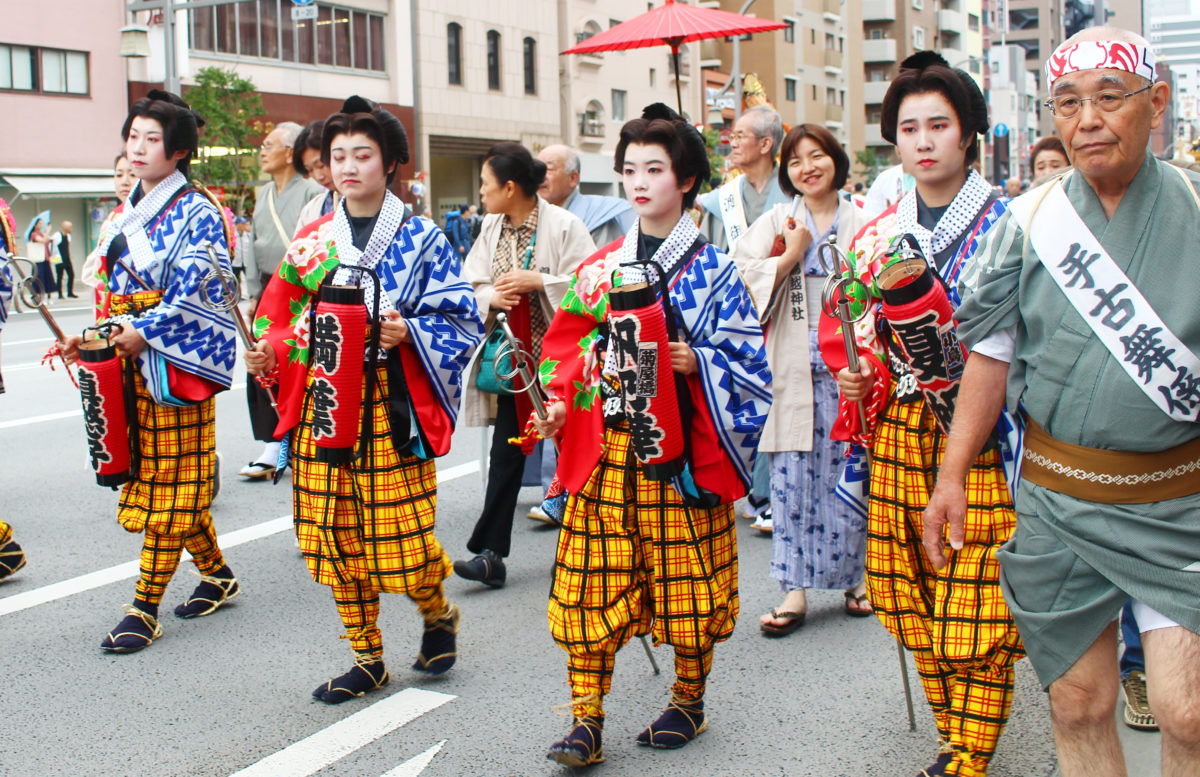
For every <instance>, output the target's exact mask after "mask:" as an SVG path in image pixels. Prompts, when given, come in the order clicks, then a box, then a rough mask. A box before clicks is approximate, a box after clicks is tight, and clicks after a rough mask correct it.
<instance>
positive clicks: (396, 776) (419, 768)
mask: <svg viewBox="0 0 1200 777" xmlns="http://www.w3.org/2000/svg"><path fill="white" fill-rule="evenodd" d="M444 744H446V740H445V739H443V740H442V741H441V742H438V743H437V744H436V745H434V746H433V747H431V748H429V749H428V750H426V751H425V752H423V753H421V754H420V755H415V756H413V757H412V758H410V759H408V760H407V761H405V762H404V763H402V764H400V765H399V766H397V767H396V768H395V769H392V770H391V771H389V772H388V773H387V774H384V775H382V776H381V777H418V775H420V774H421V772H423V771H425V767H426V766H429V762H430V761H432V760H433V757H434V756H435V755H437V754H438V751H439V750H441V749H442V745H444Z"/></svg>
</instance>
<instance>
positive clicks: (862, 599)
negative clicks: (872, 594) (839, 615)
mask: <svg viewBox="0 0 1200 777" xmlns="http://www.w3.org/2000/svg"><path fill="white" fill-rule="evenodd" d="M845 596H846V614H847V615H849V616H850V617H851V618H866V617H868V616H871V615H874V614H875V608H874V607H872V606H871V600H870V599H868V598H867V595H866V594H860V595H858V596H855V595H854V594H852V593H850V592H849V591H847V592H846V594H845ZM863 605H866V606H865V607H864V606H863Z"/></svg>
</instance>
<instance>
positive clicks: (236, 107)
mask: <svg viewBox="0 0 1200 777" xmlns="http://www.w3.org/2000/svg"><path fill="white" fill-rule="evenodd" d="M186 99H187V101H188V103H189V104H190V105H191V106H192V108H193V109H195V111H196V112H197V113H199V114H200V115H201V116H203V117H204V121H205V124H204V129H202V130H201V134H200V152H199V154H198V155H197V158H196V160H195V161H194V162H193V164H192V176H193V177H194V178H195V179H196V180H197V181H199V182H200V183H203V184H205V185H209V186H224V187H225V199H226V204H227V205H229V206H230V207H231V208H232V209H233V211H234V212H235V213H243V212H244V208H245V202H246V198H247V197H248V196H249V195H250V194H251V187H250V184H251V183H252V182H253V181H254V180H255V179H257V177H258V148H257V144H256V143H255V142H254V141H255V140H257V139H258V138H259V137H261V136H262V134H263V132H264V130H266V131H269V129H268V128H266V127H264V125H263V122H262V118H263V116H264V114H265V111H264V110H263V104H262V98H260V97H259V95H258V90H257V89H255V87H254V82H253V81H251V80H250V79H248V78H243V77H242V76H240V75H238V74H237V72H235V71H234V70H225V69H223V68H219V67H206V68H202V69H200V70H199V71H197V72H196V85H195V86H193V87H189V88H188V90H187V95H186Z"/></svg>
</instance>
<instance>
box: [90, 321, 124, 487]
mask: <svg viewBox="0 0 1200 777" xmlns="http://www.w3.org/2000/svg"><path fill="white" fill-rule="evenodd" d="M78 380H79V394H80V397H81V399H82V400H83V423H84V426H85V427H86V428H87V437H88V453H89V455H90V456H91V458H92V468H93V469H95V470H96V482H97V483H99V484H100V485H102V486H111V487H113V488H116V487H117V486H119V485H121V484H122V483H124V482H125V481H127V480H129V478H130V473H129V469H130V450H129V419H128V416H127V414H126V412H125V385H124V381H123V379H122V376H121V359H120V357H119V356H117V348H116V346H115V345H112V344H110V343H109V342H108V340H107V338H105V339H94V340H84V341H83V342H82V343H80V344H79V378H78Z"/></svg>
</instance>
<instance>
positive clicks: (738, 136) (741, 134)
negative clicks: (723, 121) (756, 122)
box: [729, 130, 758, 143]
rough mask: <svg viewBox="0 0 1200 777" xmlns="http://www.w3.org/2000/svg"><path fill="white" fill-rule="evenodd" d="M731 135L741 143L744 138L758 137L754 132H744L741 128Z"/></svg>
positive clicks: (752, 138)
mask: <svg viewBox="0 0 1200 777" xmlns="http://www.w3.org/2000/svg"><path fill="white" fill-rule="evenodd" d="M729 137H731V138H733V139H734V140H736V141H737V142H739V143H741V142H742V141H744V140H754V139H756V138H757V137H758V135H755V134H754V133H752V132H742V131H741V130H738V131H737V132H735V133H733V134H732V135H730V136H729Z"/></svg>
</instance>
